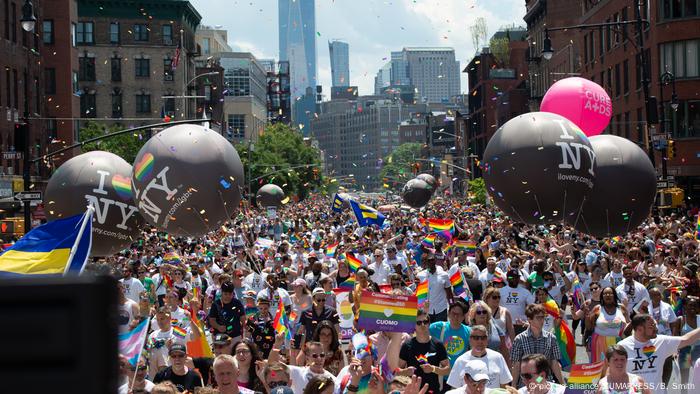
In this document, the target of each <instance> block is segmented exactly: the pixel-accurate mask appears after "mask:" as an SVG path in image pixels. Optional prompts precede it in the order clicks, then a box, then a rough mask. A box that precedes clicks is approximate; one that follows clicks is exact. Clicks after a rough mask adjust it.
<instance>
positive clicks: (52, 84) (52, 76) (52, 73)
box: [44, 68, 56, 94]
mask: <svg viewBox="0 0 700 394" xmlns="http://www.w3.org/2000/svg"><path fill="white" fill-rule="evenodd" d="M44 78H45V81H46V87H45V93H46V94H56V69H55V68H47V69H45V70H44Z"/></svg>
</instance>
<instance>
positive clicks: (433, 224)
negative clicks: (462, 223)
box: [420, 218, 455, 239]
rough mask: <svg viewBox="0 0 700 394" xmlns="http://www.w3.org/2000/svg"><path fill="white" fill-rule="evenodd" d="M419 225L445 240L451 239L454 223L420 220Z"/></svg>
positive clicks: (438, 220)
mask: <svg viewBox="0 0 700 394" xmlns="http://www.w3.org/2000/svg"><path fill="white" fill-rule="evenodd" d="M420 222H421V224H422V225H423V226H425V227H429V228H430V229H431V230H432V231H433V232H436V233H439V234H441V235H442V236H444V237H445V238H447V239H452V235H453V234H454V233H455V222H454V220H451V219H434V218H430V219H427V220H426V219H421V221H420Z"/></svg>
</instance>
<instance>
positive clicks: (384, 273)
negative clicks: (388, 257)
mask: <svg viewBox="0 0 700 394" xmlns="http://www.w3.org/2000/svg"><path fill="white" fill-rule="evenodd" d="M369 268H370V269H372V270H374V275H372V277H371V279H372V282H374V283H376V284H378V285H385V284H387V282H388V280H389V275H391V274H393V273H394V268H393V267H392V266H390V265H389V264H387V263H386V262H384V261H382V262H374V263H372V264H370V265H369Z"/></svg>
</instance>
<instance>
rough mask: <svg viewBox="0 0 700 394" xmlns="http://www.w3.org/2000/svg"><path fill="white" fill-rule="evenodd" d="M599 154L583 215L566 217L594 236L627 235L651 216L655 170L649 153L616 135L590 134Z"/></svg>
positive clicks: (575, 225)
mask: <svg viewBox="0 0 700 394" xmlns="http://www.w3.org/2000/svg"><path fill="white" fill-rule="evenodd" d="M591 145H592V146H593V150H594V151H595V153H596V161H597V165H596V180H595V185H594V186H593V190H592V191H591V192H590V193H589V194H588V197H586V201H585V202H584V204H583V209H582V210H581V214H580V215H574V216H572V217H569V218H567V222H569V223H570V224H572V225H574V227H575V228H576V229H577V230H579V231H582V232H584V233H587V234H589V235H592V236H595V237H610V236H617V235H624V234H626V233H627V232H629V231H630V230H633V229H634V228H636V227H637V226H639V225H640V224H641V223H642V222H643V221H644V219H646V218H647V217H648V216H649V212H650V211H651V207H652V205H653V204H654V198H655V196H656V171H655V170H654V166H653V165H652V164H651V161H650V160H649V157H648V156H647V154H646V153H645V152H644V151H643V150H642V149H641V148H640V147H639V146H637V145H636V144H635V143H633V142H632V141H630V140H628V139H626V138H622V137H618V136H615V135H609V134H604V135H597V136H595V137H591Z"/></svg>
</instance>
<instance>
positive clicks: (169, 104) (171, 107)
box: [163, 98, 175, 116]
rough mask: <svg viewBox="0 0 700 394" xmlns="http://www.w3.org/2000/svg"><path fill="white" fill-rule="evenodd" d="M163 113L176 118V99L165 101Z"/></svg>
mask: <svg viewBox="0 0 700 394" xmlns="http://www.w3.org/2000/svg"><path fill="white" fill-rule="evenodd" d="M163 111H164V112H165V114H166V115H169V116H175V99H174V98H167V99H165V100H164V101H163Z"/></svg>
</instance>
